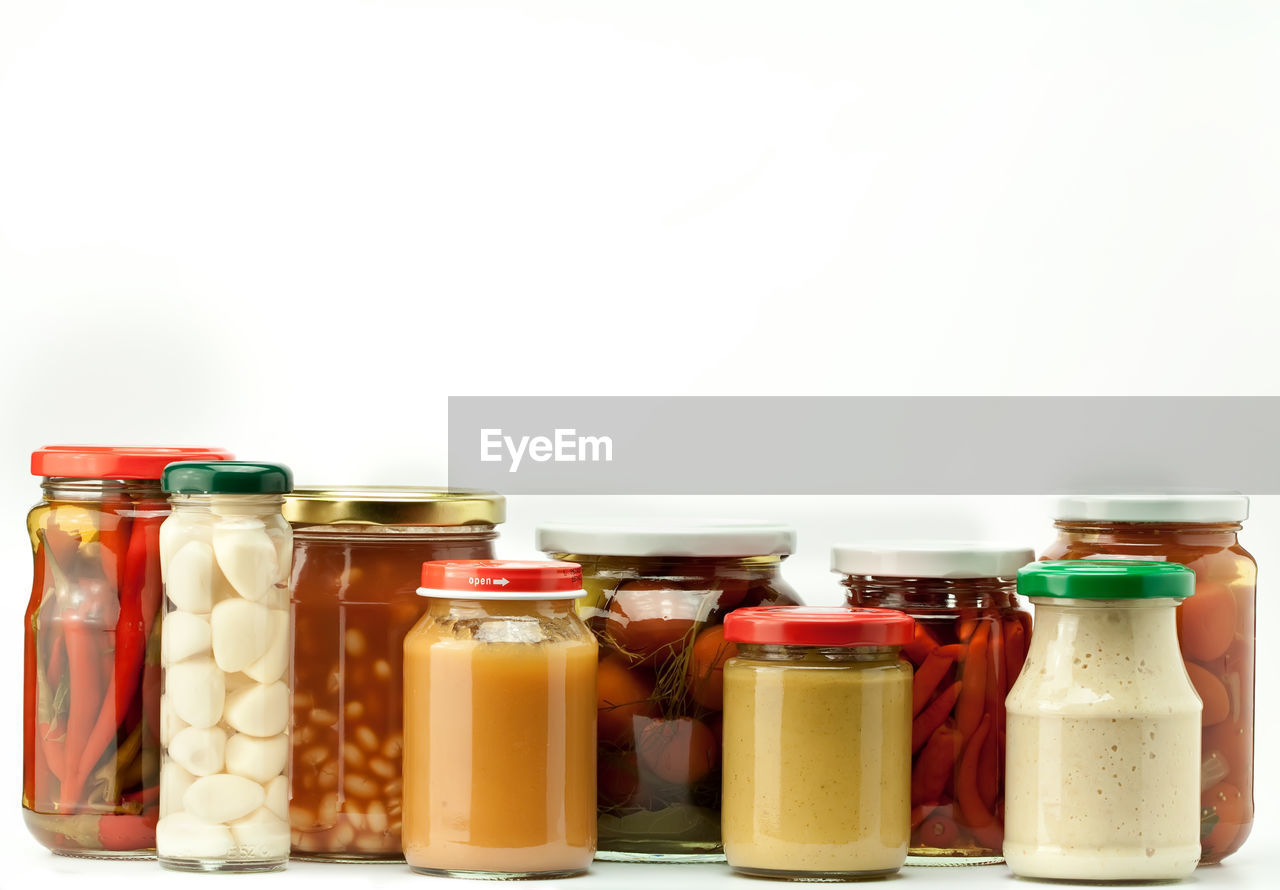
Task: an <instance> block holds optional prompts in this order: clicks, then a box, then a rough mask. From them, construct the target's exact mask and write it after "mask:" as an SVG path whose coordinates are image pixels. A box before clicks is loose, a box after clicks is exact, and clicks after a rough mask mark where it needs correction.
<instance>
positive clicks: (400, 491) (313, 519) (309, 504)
mask: <svg viewBox="0 0 1280 890" xmlns="http://www.w3.org/2000/svg"><path fill="white" fill-rule="evenodd" d="M284 518H285V519H287V520H288V521H289V522H292V523H295V524H299V525H410V526H412V525H434V526H442V525H497V524H498V523H500V522H502V521H503V520H505V519H506V518H507V499H506V498H504V497H503V496H502V495H500V494H497V493H495V492H492V491H477V490H472V489H467V488H420V487H416V486H401V485H346V486H342V487H333V488H328V487H326V488H295V489H294V490H293V492H292V493H291V494H287V495H285V499H284Z"/></svg>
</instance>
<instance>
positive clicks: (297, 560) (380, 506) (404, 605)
mask: <svg viewBox="0 0 1280 890" xmlns="http://www.w3.org/2000/svg"><path fill="white" fill-rule="evenodd" d="M505 511H506V502H505V500H504V498H503V497H502V496H501V495H497V494H493V493H492V492H483V491H468V490H462V489H443V488H413V487H405V488H400V487H397V488H387V487H372V486H369V487H363V486H353V487H344V488H323V489H321V488H311V489H298V490H296V491H294V493H293V494H292V495H290V496H289V497H288V499H287V500H286V501H285V507H284V513H285V518H287V519H288V520H289V521H290V523H291V524H292V525H293V530H294V560H293V579H292V583H291V591H292V596H293V608H294V640H295V643H294V696H293V745H294V748H293V775H292V782H291V785H292V789H291V790H292V799H291V801H290V806H289V817H290V825H291V829H292V849H293V855H294V857H295V858H299V859H316V860H324V861H388V862H399V861H403V858H404V857H403V854H402V852H401V843H400V829H401V824H402V809H403V805H402V794H403V780H402V778H401V757H402V750H403V747H404V735H403V693H402V687H403V683H402V665H403V649H404V638H405V634H407V633H408V632H409V630H410V629H411V628H412V627H413V625H414V624H415V623H416V622H417V621H418V619H419V618H421V617H422V614H423V612H424V610H425V603H424V601H423V600H422V599H421V598H420V597H419V596H418V595H417V592H416V591H417V587H418V583H419V579H420V577H421V573H422V564H423V563H424V562H430V561H433V560H442V559H448V560H460V559H489V558H491V557H492V556H493V542H494V540H495V539H496V538H497V536H498V532H497V529H496V526H497V525H498V524H499V523H501V522H502V521H503V520H504V519H505V517H506V512H505Z"/></svg>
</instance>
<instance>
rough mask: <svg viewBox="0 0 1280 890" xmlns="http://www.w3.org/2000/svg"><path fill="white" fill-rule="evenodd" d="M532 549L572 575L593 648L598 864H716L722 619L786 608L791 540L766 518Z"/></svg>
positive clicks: (791, 596) (729, 647)
mask: <svg viewBox="0 0 1280 890" xmlns="http://www.w3.org/2000/svg"><path fill="white" fill-rule="evenodd" d="M537 534H538V549H540V550H542V551H544V552H546V553H547V554H548V555H550V556H551V557H552V558H553V559H562V560H568V561H570V562H576V563H578V564H580V565H581V566H582V584H583V587H584V588H585V590H586V596H585V597H583V598H582V599H581V600H580V601H579V603H578V610H579V613H580V614H581V615H582V616H583V618H585V619H586V621H587V624H588V626H589V627H590V628H591V629H592V631H593V632H594V633H595V635H596V638H597V639H598V640H599V642H600V653H599V654H600V660H599V664H598V666H597V675H596V680H597V712H596V716H597V720H596V729H597V738H598V747H599V756H598V772H597V796H598V830H599V847H598V852H597V854H596V858H598V859H606V860H615V861H668V862H723V861H724V850H723V847H722V845H721V839H720V812H721V802H720V801H721V797H720V779H721V766H720V750H721V730H722V718H721V710H722V708H723V701H724V664H725V662H726V661H728V660H729V659H730V658H732V657H733V656H734V655H735V654H736V653H737V646H736V645H735V644H733V643H729V642H726V640H725V638H724V618H725V615H727V614H729V613H730V612H732V611H733V610H734V609H738V608H741V607H744V606H758V605H775V604H776V605H786V604H793V603H796V602H797V601H798V599H797V597H796V593H795V591H794V590H793V589H792V588H791V586H790V585H788V584H787V583H786V581H784V580H783V578H782V576H781V566H782V560H783V559H785V558H786V557H787V556H788V555H789V554H790V553H791V552H792V550H793V549H794V546H795V534H794V532H793V531H792V530H791V529H790V528H787V527H786V526H782V525H775V524H772V523H755V522H738V523H732V522H730V523H718V524H705V525H704V524H696V523H695V524H690V523H687V522H674V523H657V522H655V523H643V524H589V523H583V524H566V523H557V524H554V525H544V526H542V527H541V528H539V529H538V533H537Z"/></svg>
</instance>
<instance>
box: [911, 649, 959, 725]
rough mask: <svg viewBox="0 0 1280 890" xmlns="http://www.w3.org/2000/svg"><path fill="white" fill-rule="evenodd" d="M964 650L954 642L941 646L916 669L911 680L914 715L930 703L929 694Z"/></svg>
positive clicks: (912, 710)
mask: <svg viewBox="0 0 1280 890" xmlns="http://www.w3.org/2000/svg"><path fill="white" fill-rule="evenodd" d="M963 651H964V647H963V646H961V645H960V644H958V643H952V644H950V645H948V646H939V647H938V648H936V649H934V650H933V651H932V652H930V653H929V654H928V656H926V657H925V660H924V663H923V664H921V665H920V667H919V668H918V669H917V670H916V673H915V677H913V678H912V681H911V703H912V704H911V713H912V715H915V714H919V713H920V712H921V711H922V710H924V706H925V705H926V704H928V703H929V696H931V695H933V693H934V690H936V689H937V688H938V684H939V683H941V682H942V678H943V677H945V676H946V675H947V671H949V670H950V669H951V665H953V664H955V660H956V659H957V658H958V657H960V654H961V653H962V652H963Z"/></svg>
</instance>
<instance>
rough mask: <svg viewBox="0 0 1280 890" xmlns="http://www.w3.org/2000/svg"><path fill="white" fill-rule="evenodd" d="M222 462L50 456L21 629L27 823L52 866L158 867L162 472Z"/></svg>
mask: <svg viewBox="0 0 1280 890" xmlns="http://www.w3.org/2000/svg"><path fill="white" fill-rule="evenodd" d="M230 457H231V454H230V453H228V452H226V451H222V450H220V449H215V448H148V447H137V448H132V447H107V446H81V445H52V446H48V447H46V448H41V449H40V450H39V451H36V452H34V453H33V454H32V455H31V472H32V474H33V475H35V476H40V477H42V482H41V490H42V497H41V500H40V503H38V504H36V506H35V507H33V508H32V509H31V512H30V513H28V514H27V532H28V534H29V535H30V538H31V549H32V553H33V557H34V578H33V580H32V585H31V599H30V601H29V603H28V606H27V612H26V620H25V624H24V657H25V669H24V686H23V769H22V810H23V813H22V814H23V817H24V819H25V821H26V824H27V828H28V829H29V830H30V831H31V833H32V834H33V835H34V836H35V838H36V839H37V840H38V841H40V843H42V844H44V846H46V847H48V848H49V849H50V850H52V851H53V852H54V853H60V854H63V855H68V856H87V857H95V858H112V859H120V858H138V857H152V856H154V855H155V826H156V821H157V819H158V818H159V792H160V787H159V782H160V653H159V646H160V627H159V624H160V622H159V621H158V617H159V614H160V607H161V603H162V599H163V590H162V587H161V584H160V546H159V535H160V524H161V523H162V522H163V521H164V520H165V518H166V517H167V516H168V515H169V503H168V500H167V499H166V497H165V495H164V492H163V491H161V488H160V476H161V473H162V472H163V470H164V468H165V466H166V465H168V464H170V463H173V462H175V461H182V460H226V459H229V458H230Z"/></svg>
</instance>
